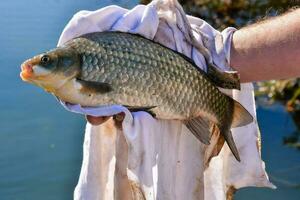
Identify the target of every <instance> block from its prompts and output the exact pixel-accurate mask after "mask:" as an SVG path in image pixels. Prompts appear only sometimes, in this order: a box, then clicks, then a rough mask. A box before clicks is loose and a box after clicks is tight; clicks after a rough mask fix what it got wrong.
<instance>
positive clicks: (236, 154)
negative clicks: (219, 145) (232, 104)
mask: <svg viewBox="0 0 300 200" xmlns="http://www.w3.org/2000/svg"><path fill="white" fill-rule="evenodd" d="M221 134H222V135H223V137H224V139H225V141H226V143H227V144H228V146H229V148H230V150H231V152H232V154H233V155H234V157H235V158H236V159H237V161H239V162H241V158H240V155H239V152H238V150H237V147H236V146H235V143H234V140H233V137H232V133H231V131H230V130H228V131H226V130H221Z"/></svg>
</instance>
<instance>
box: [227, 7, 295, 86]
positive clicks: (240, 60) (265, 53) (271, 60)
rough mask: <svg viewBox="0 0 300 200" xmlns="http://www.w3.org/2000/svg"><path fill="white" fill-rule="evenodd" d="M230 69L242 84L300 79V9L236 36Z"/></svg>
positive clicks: (249, 28)
mask: <svg viewBox="0 0 300 200" xmlns="http://www.w3.org/2000/svg"><path fill="white" fill-rule="evenodd" d="M230 60H231V63H230V65H231V67H233V68H234V69H235V70H237V71H238V72H239V73H240V76H241V81H242V82H252V81H262V80H271V79H284V78H294V77H299V76H300V9H297V10H295V11H293V12H290V13H287V14H285V15H283V16H279V17H275V18H274V19H269V20H267V21H264V22H260V23H258V24H254V25H251V26H249V27H246V28H242V29H240V30H238V31H236V32H235V33H234V34H233V39H232V47H231V58H230Z"/></svg>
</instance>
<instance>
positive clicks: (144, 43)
mask: <svg viewBox="0 0 300 200" xmlns="http://www.w3.org/2000/svg"><path fill="white" fill-rule="evenodd" d="M43 56H48V57H49V59H44V60H46V61H47V60H48V61H49V63H47V62H46V63H45V62H42V61H41V60H42V59H41V58H42V57H43ZM39 59H41V60H39ZM51 59H53V60H51ZM28 63H29V64H30V65H31V66H33V67H35V66H38V67H44V68H46V70H48V71H49V72H51V73H50V74H49V76H45V75H44V76H43V77H42V78H41V77H40V78H39V79H36V80H34V79H33V78H31V79H30V80H27V81H29V82H33V83H36V84H37V85H38V86H41V87H44V88H45V89H47V90H48V91H50V89H51V92H52V93H54V94H55V96H57V97H59V98H60V99H61V100H63V101H66V102H69V103H73V104H81V105H82V106H107V105H113V104H120V105H124V106H127V107H128V108H129V109H131V110H134V111H137V110H145V111H149V112H151V113H153V114H154V115H155V116H156V117H157V118H159V119H177V120H182V121H183V122H184V123H185V124H186V126H187V128H189V130H190V131H191V132H192V133H193V134H194V135H195V136H196V138H198V139H199V140H200V141H202V142H204V143H205V144H208V143H209V140H210V134H211V133H210V130H211V126H212V125H211V124H213V125H214V126H216V127H217V128H218V129H215V128H213V129H212V130H218V131H220V132H221V134H222V135H223V136H224V138H225V140H226V142H227V143H228V145H229V147H230V149H231V150H232V152H233V154H234V156H235V157H236V158H237V160H240V158H239V155H238V151H237V148H236V146H235V144H234V141H233V138H232V135H231V132H230V128H231V127H239V126H243V125H246V124H248V123H250V122H252V120H253V119H252V116H251V115H250V114H249V113H248V112H247V110H245V108H243V107H242V106H241V105H240V104H239V103H238V102H236V101H234V100H233V99H232V98H230V97H228V96H226V95H225V94H223V93H221V92H220V91H219V89H218V88H217V87H216V84H218V86H222V85H224V86H226V85H228V84H227V83H228V82H227V80H226V78H225V76H224V77H221V74H220V73H219V74H217V76H216V77H212V74H210V75H209V76H207V75H206V74H205V72H204V71H202V70H201V69H199V68H198V67H197V66H196V65H195V64H194V62H193V61H192V60H191V59H189V58H187V57H186V56H184V55H183V54H180V53H178V52H175V51H173V50H171V49H169V48H167V47H164V46H162V45H161V44H158V43H155V42H153V41H151V40H148V39H146V38H143V37H142V36H139V35H134V34H129V33H121V32H97V33H89V34H85V35H82V36H79V37H77V38H74V39H72V40H70V41H68V42H67V43H65V44H64V45H63V46H62V47H59V48H57V49H54V50H51V51H49V52H47V53H46V54H42V55H39V56H36V57H34V58H32V59H31V60H28V61H26V62H25V64H28ZM55 65H56V66H55ZM72 70H73V71H72ZM211 71H212V72H214V70H211ZM71 72H73V73H71ZM53 74H55V75H56V77H57V78H52V79H51V81H52V82H51V81H49V80H50V79H49V80H47V78H51V75H53ZM226 77H227V76H226ZM218 78H220V79H218ZM59 79H64V81H63V83H64V84H63V85H62V84H61V80H59ZM23 80H26V78H24V79H23ZM43 80H44V82H43ZM55 81H57V82H59V84H58V83H56V82H55ZM229 82H230V81H229ZM51 84H52V85H51ZM58 86H59V87H58ZM235 86H236V85H235ZM56 87H58V88H56ZM236 87H237V86H236ZM49 88H50V89H49ZM208 127H209V128H208Z"/></svg>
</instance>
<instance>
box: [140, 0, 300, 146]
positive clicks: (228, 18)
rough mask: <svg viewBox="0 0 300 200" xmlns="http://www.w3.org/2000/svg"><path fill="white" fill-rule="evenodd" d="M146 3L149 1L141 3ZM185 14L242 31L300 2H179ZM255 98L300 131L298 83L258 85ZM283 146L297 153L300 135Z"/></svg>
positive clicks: (219, 0) (225, 0)
mask: <svg viewBox="0 0 300 200" xmlns="http://www.w3.org/2000/svg"><path fill="white" fill-rule="evenodd" d="M141 2H142V3H149V2H150V0H141ZM179 2H180V3H181V5H182V6H183V8H184V10H185V11H186V12H187V13H188V14H190V15H193V16H196V17H200V18H202V19H204V20H206V21H207V22H208V23H210V24H211V25H212V26H213V27H215V28H217V29H219V30H222V29H224V28H226V27H228V26H233V27H236V28H241V27H243V26H246V25H247V24H251V23H253V22H256V21H260V20H263V19H265V18H268V17H273V16H277V15H280V14H281V13H284V12H286V11H287V10H289V9H292V8H294V7H296V6H299V5H300V0H248V1H246V0H179ZM257 86H258V87H257V88H258V89H257V92H256V94H257V96H264V97H267V99H268V100H269V101H270V102H274V101H279V102H281V103H282V104H283V105H285V106H286V108H287V111H288V112H289V113H290V114H291V116H292V117H293V119H294V121H295V123H296V125H297V127H298V129H299V130H300V79H290V80H280V81H268V82H261V83H258V84H257ZM283 141H284V143H285V144H287V145H289V146H293V147H296V148H299V149H300V134H299V132H295V133H293V134H292V135H291V136H290V137H287V138H284V139H283Z"/></svg>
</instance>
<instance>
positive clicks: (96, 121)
mask: <svg viewBox="0 0 300 200" xmlns="http://www.w3.org/2000/svg"><path fill="white" fill-rule="evenodd" d="M85 118H86V120H87V121H88V122H89V123H90V124H92V125H94V126H98V125H100V124H103V123H104V122H106V121H107V120H108V119H109V118H110V116H104V117H94V116H91V115H86V116H85Z"/></svg>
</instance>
